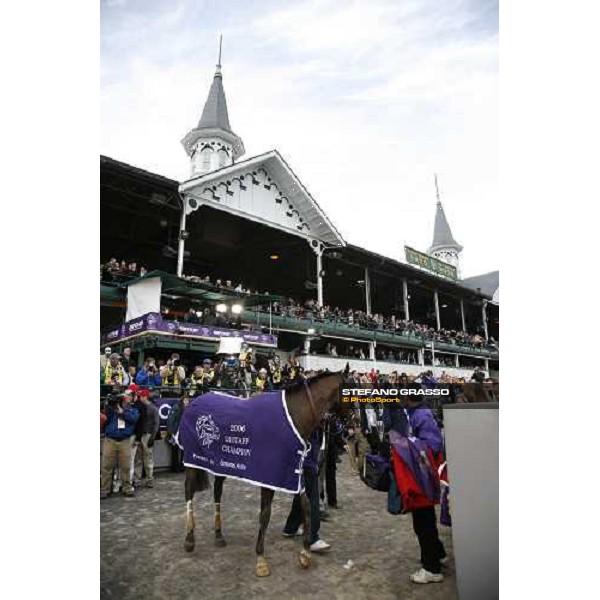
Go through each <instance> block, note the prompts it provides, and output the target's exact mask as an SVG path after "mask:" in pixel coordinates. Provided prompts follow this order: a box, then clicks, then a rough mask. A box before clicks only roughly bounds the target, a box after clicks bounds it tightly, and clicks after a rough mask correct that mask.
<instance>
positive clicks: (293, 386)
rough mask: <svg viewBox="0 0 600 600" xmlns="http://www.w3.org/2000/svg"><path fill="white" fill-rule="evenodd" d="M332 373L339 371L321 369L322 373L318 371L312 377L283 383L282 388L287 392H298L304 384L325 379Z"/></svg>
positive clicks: (336, 373) (337, 373)
mask: <svg viewBox="0 0 600 600" xmlns="http://www.w3.org/2000/svg"><path fill="white" fill-rule="evenodd" d="M332 375H339V372H337V371H323V373H318V374H317V375H315V376H314V377H309V378H308V379H304V380H303V381H300V382H298V383H284V384H283V389H284V390H285V391H286V392H288V393H290V392H298V391H299V390H301V389H303V388H304V386H305V385H306V384H308V385H312V384H313V383H315V382H316V381H320V380H321V379H325V378H326V377H331V376H332Z"/></svg>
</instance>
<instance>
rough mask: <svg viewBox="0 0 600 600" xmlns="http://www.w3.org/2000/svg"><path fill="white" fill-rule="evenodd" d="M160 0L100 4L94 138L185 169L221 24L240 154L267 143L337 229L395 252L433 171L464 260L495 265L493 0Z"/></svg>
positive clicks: (411, 231)
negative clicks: (103, 10) (104, 10)
mask: <svg viewBox="0 0 600 600" xmlns="http://www.w3.org/2000/svg"><path fill="white" fill-rule="evenodd" d="M164 7H165V3H156V4H153V3H144V4H143V5H137V6H131V5H125V6H124V7H116V8H113V9H111V10H112V14H111V15H104V16H103V27H102V96H101V107H102V148H101V151H102V152H103V153H105V154H108V155H109V156H113V157H114V158H117V159H119V160H124V161H125V162H131V163H133V164H135V165H137V166H140V167H143V168H148V169H151V170H154V171H156V172H158V173H161V174H164V175H166V176H171V177H175V178H179V179H184V178H185V177H186V176H187V174H188V162H187V157H186V156H185V153H184V151H183V149H182V148H181V146H180V144H179V141H180V139H181V138H182V137H183V135H184V134H185V133H186V132H187V131H188V130H189V129H190V128H191V127H193V126H194V125H195V123H196V122H197V121H198V118H199V116H200V112H201V109H202V106H203V104H204V101H205V99H206V95H207V93H208V89H209V87H210V83H211V80H212V75H213V72H214V64H215V62H216V52H217V44H218V34H219V33H220V32H222V33H223V34H224V53H223V71H224V86H225V91H226V94H227V101H228V107H229V116H230V121H231V124H232V127H233V129H234V130H235V131H236V133H238V134H239V135H241V136H242V138H243V140H244V143H245V145H246V150H247V155H248V156H251V155H253V154H258V153H259V152H264V151H266V150H269V149H272V148H277V149H278V150H279V151H280V152H281V153H282V154H283V156H284V157H286V159H288V160H289V161H290V163H291V165H292V167H293V168H294V171H295V172H296V173H297V174H298V175H299V177H300V178H301V180H302V181H303V183H304V184H305V185H306V186H307V188H308V189H309V190H310V191H311V193H312V194H313V195H314V196H315V197H316V198H317V200H318V202H319V204H320V205H321V206H322V207H323V209H324V210H325V211H326V212H327V214H328V215H329V217H330V218H331V219H332V220H333V222H334V223H335V224H336V226H337V227H338V229H340V230H341V232H342V234H343V235H344V236H345V238H346V239H347V240H349V241H351V242H352V243H356V244H358V245H363V246H365V247H367V248H369V249H371V250H374V251H377V252H381V253H383V254H387V255H390V256H393V257H395V258H400V257H401V256H402V253H403V246H404V244H405V243H407V244H408V245H411V246H414V247H416V248H421V249H426V248H427V246H428V245H429V243H430V241H431V237H432V235H433V220H434V214H435V192H434V187H433V173H434V172H437V173H438V174H439V179H440V185H441V192H442V199H443V201H444V207H445V210H446V214H447V216H448V219H449V221H450V225H451V227H452V231H453V233H454V236H455V238H456V239H457V240H458V241H459V242H460V243H462V244H463V245H464V246H465V250H464V251H463V264H464V269H463V270H464V273H465V275H467V276H468V275H472V274H477V273H479V272H483V271H486V270H491V269H493V268H497V267H498V263H499V248H500V238H499V232H497V231H496V230H495V228H493V227H491V226H489V225H488V223H493V222H494V221H495V214H496V208H497V206H498V203H499V198H498V195H497V163H498V157H497V95H498V91H497V80H498V65H497V61H498V57H497V43H498V38H497V14H496V13H497V6H495V3H493V2H491V3H488V4H485V3H481V2H478V3H473V2H466V1H464V0H445V1H444V2H430V1H428V0H422V1H416V0H406V1H403V2H396V1H394V2H383V1H371V2H368V3H367V2H344V3H340V2H337V1H336V2H333V1H327V0H317V1H314V2H293V3H290V4H288V5H286V6H284V7H282V5H281V3H278V2H276V3H271V4H270V3H267V2H261V3H254V4H250V3H245V2H231V3H229V2H228V3H221V4H219V3H214V2H205V3H203V5H202V6H201V7H199V6H198V4H197V3H193V2H179V3H177V4H171V5H170V7H169V9H168V10H166V9H165V8H164ZM253 7H254V8H253ZM367 224H368V225H372V226H373V228H375V229H374V231H375V233H373V231H370V230H369V229H368V227H367V226H366V225H367Z"/></svg>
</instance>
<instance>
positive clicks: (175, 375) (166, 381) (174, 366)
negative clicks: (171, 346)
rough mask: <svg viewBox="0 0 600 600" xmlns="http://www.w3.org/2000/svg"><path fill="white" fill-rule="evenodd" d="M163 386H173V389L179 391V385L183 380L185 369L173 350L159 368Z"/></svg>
mask: <svg viewBox="0 0 600 600" xmlns="http://www.w3.org/2000/svg"><path fill="white" fill-rule="evenodd" d="M160 376H161V377H162V385H163V387H168V388H173V391H175V392H178V393H179V392H180V391H181V385H182V383H183V382H184V380H185V369H184V368H183V367H182V366H181V363H180V361H179V354H177V353H176V352H174V353H173V354H171V358H170V359H169V360H168V361H167V364H166V365H165V366H164V367H161V369H160Z"/></svg>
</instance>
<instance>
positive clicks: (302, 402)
mask: <svg viewBox="0 0 600 600" xmlns="http://www.w3.org/2000/svg"><path fill="white" fill-rule="evenodd" d="M348 370H349V367H348V366H346V371H344V372H338V373H322V374H321V375H317V376H316V377H313V378H312V379H309V380H307V381H306V382H305V383H301V384H298V385H296V386H294V387H292V388H290V389H289V390H288V391H286V394H285V401H286V404H287V408H288V411H289V414H290V417H291V419H292V421H293V423H294V425H295V427H296V429H297V431H298V433H299V434H300V435H301V436H302V438H303V439H304V440H305V441H307V440H308V438H309V436H310V434H311V433H312V432H313V431H314V430H315V429H316V428H317V427H318V425H319V423H320V422H321V419H322V418H323V416H324V415H325V413H327V412H329V411H330V410H331V409H332V408H333V407H334V405H335V404H336V403H337V401H338V386H339V384H340V383H343V381H344V379H345V378H346V377H347V374H348ZM248 402H252V400H251V399H250V400H248ZM273 452H277V448H273ZM214 480H215V481H214V489H213V493H214V506H215V512H214V517H215V545H216V546H225V545H226V542H225V538H224V537H223V530H222V527H223V522H222V517H221V495H222V493H223V483H224V481H225V477H221V476H215V478H214ZM207 488H208V474H207V473H206V471H203V470H201V469H194V468H191V467H186V468H185V500H186V506H187V517H186V536H185V542H184V545H183V547H184V548H185V550H186V551H187V552H192V551H193V550H194V547H195V545H196V542H195V538H194V528H195V515H194V504H193V499H194V493H195V492H197V491H202V490H205V489H207ZM274 494H275V492H274V491H273V490H271V489H269V488H265V487H261V488H260V517H259V530H258V539H257V540H256V575H257V576H258V577H266V576H267V575H270V569H269V564H268V562H267V559H266V558H265V554H264V546H265V534H266V531H267V527H268V525H269V520H270V518H271V503H272V501H273V496H274ZM300 500H301V506H302V513H303V522H304V533H303V540H302V541H303V549H302V551H301V552H300V556H299V560H300V565H301V566H302V567H303V568H305V569H307V568H308V567H310V564H311V552H310V531H311V528H310V522H311V514H310V502H309V500H308V497H307V496H306V493H305V492H302V493H301V496H300Z"/></svg>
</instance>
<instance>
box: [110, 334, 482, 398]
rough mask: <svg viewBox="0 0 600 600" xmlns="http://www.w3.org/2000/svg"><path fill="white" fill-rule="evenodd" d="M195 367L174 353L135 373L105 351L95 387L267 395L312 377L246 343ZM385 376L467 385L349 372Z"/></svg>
mask: <svg viewBox="0 0 600 600" xmlns="http://www.w3.org/2000/svg"><path fill="white" fill-rule="evenodd" d="M436 359H437V356H436ZM198 362H199V364H189V363H188V366H187V367H186V366H185V365H184V364H183V363H182V361H181V359H180V356H179V354H178V353H173V354H171V356H170V357H169V358H168V359H167V360H162V359H160V360H155V359H154V358H152V357H147V358H146V359H145V361H144V364H143V366H142V367H140V368H138V367H136V365H135V363H134V361H132V360H131V351H130V349H129V348H126V349H125V350H124V351H123V355H122V356H120V355H119V354H117V353H113V352H112V351H111V349H110V348H109V347H107V348H106V349H105V353H104V355H102V356H101V357H100V382H101V384H102V385H104V386H109V387H110V389H111V391H113V390H118V389H120V388H125V387H127V386H128V385H130V384H132V383H135V384H137V385H139V386H140V387H143V388H150V389H156V390H159V391H160V392H161V393H167V394H168V393H170V392H173V393H174V395H176V396H179V395H181V393H183V392H185V391H189V393H190V395H195V394H196V393H198V392H199V391H203V392H204V391H208V390H210V389H227V390H244V391H245V392H247V393H252V392H256V391H259V392H261V391H268V390H273V389H278V388H281V387H284V386H286V385H289V384H293V383H298V382H300V381H302V380H303V379H304V378H305V377H306V376H307V375H310V374H312V373H306V372H305V370H304V368H303V367H302V366H301V365H300V363H299V360H298V356H296V355H295V354H294V353H292V354H290V356H289V358H288V359H287V361H286V362H282V361H281V358H280V356H279V355H278V354H276V353H274V352H272V353H270V354H269V355H268V356H264V355H258V356H257V355H256V354H255V353H254V351H253V349H252V348H250V347H248V346H247V345H246V344H244V346H243V348H242V352H241V353H240V355H239V357H238V356H221V357H214V358H213V359H211V358H205V359H203V360H202V361H198ZM436 366H445V363H442V362H441V361H440V363H439V365H436ZM447 366H449V367H452V366H454V365H452V364H448V365H447ZM390 376H391V377H392V378H393V379H394V380H395V379H396V378H398V380H402V381H404V382H408V383H414V382H416V383H424V384H430V383H438V382H440V383H459V384H460V383H465V382H466V381H467V380H466V379H465V378H464V377H454V376H451V375H449V374H447V373H446V372H445V371H442V374H441V375H440V377H439V378H436V377H435V376H434V375H433V372H432V371H431V370H423V371H422V372H421V374H419V375H407V374H406V373H401V374H399V373H398V372H397V371H393V372H392V373H390V374H388V375H385V374H383V373H381V372H380V370H379V369H375V368H372V369H370V370H368V371H367V370H365V371H362V372H359V371H353V373H352V377H353V378H354V379H355V382H356V383H359V382H362V383H376V384H383V383H388V382H389V377H390ZM472 380H473V381H479V382H483V381H484V372H483V371H482V370H481V368H480V367H475V371H474V376H473V378H472Z"/></svg>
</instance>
